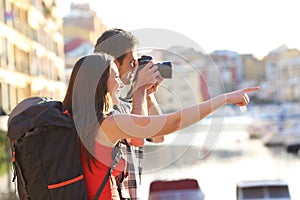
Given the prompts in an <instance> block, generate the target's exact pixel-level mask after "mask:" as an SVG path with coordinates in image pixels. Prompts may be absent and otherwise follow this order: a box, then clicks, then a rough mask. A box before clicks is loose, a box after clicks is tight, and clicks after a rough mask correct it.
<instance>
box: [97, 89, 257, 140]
mask: <svg viewBox="0 0 300 200" xmlns="http://www.w3.org/2000/svg"><path fill="white" fill-rule="evenodd" d="M258 89H259V86H257V87H252V88H246V89H242V90H237V91H234V92H230V93H226V94H221V95H218V96H216V97H213V98H212V99H210V100H207V101H205V102H203V103H200V104H197V105H194V106H191V107H188V108H185V109H182V110H180V111H177V112H174V113H171V114H167V115H152V116H140V115H132V114H131V115H126V114H117V115H112V116H109V117H106V118H105V119H104V120H103V122H102V123H101V125H100V129H101V130H100V131H99V132H100V133H104V134H105V135H106V136H107V137H108V139H109V140H110V141H111V142H112V143H115V142H117V141H118V140H119V139H123V138H151V137H156V136H163V135H167V134H170V133H172V132H174V131H177V130H180V129H183V128H186V127H188V126H190V125H192V124H194V123H196V122H198V121H200V120H201V119H203V118H204V117H206V116H207V115H209V114H210V113H212V112H213V111H215V110H216V109H218V108H220V107H221V106H223V105H225V104H236V105H238V106H244V105H247V104H248V103H249V97H248V95H247V93H248V92H252V91H255V90H258Z"/></svg>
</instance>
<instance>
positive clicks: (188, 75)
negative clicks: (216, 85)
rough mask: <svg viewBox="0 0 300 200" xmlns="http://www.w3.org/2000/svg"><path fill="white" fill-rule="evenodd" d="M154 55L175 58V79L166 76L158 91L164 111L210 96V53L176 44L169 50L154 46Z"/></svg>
mask: <svg viewBox="0 0 300 200" xmlns="http://www.w3.org/2000/svg"><path fill="white" fill-rule="evenodd" d="M151 55H152V56H153V57H154V58H155V61H156V62H161V61H167V60H170V61H171V62H172V71H173V73H172V79H164V81H163V83H162V85H161V86H160V88H159V90H158V91H157V92H156V98H157V101H158V102H159V104H160V107H161V108H162V110H163V112H165V113H168V112H172V111H175V110H178V109H179V108H183V107H187V106H190V105H194V104H196V103H199V102H201V101H203V100H204V99H206V98H208V97H207V95H208V93H209V91H208V88H207V83H206V78H207V77H204V76H203V73H202V71H205V70H207V69H206V66H207V63H206V62H207V56H205V55H204V54H202V53H201V52H196V51H195V50H194V49H192V48H185V47H182V46H173V47H170V48H169V49H167V50H161V49H159V50H154V51H153V52H151Z"/></svg>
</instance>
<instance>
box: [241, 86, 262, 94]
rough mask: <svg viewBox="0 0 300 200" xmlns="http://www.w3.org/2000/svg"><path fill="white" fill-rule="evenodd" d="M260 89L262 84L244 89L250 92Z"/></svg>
mask: <svg viewBox="0 0 300 200" xmlns="http://www.w3.org/2000/svg"><path fill="white" fill-rule="evenodd" d="M259 89H260V86H256V87H250V88H246V89H243V91H244V92H246V93H248V92H253V91H256V90H259Z"/></svg>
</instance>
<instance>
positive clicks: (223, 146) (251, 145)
mask: <svg viewBox="0 0 300 200" xmlns="http://www.w3.org/2000/svg"><path fill="white" fill-rule="evenodd" d="M209 120H210V119H206V120H205V121H204V122H202V124H200V125H198V127H197V128H195V127H194V128H195V130H197V132H196V134H195V133H188V132H187V133H178V134H177V135H176V136H172V135H170V136H167V137H166V139H167V141H166V143H168V144H169V145H168V144H165V145H164V146H155V147H153V146H146V147H145V151H146V152H147V151H149V152H150V153H149V152H148V153H149V154H155V155H152V156H156V159H155V162H153V159H149V160H148V159H147V153H146V158H145V163H144V165H145V171H144V175H143V177H142V192H141V193H142V195H144V196H143V199H147V198H148V195H149V185H150V183H151V182H153V181H155V180H176V179H185V178H193V179H196V180H198V183H199V186H200V189H201V191H202V192H203V193H204V196H205V200H216V199H236V198H237V196H236V187H237V184H238V182H241V181H252V180H255V181H256V180H283V181H286V182H287V183H288V186H289V192H290V195H291V199H300V192H299V183H298V182H299V180H300V174H299V168H300V156H299V154H291V153H288V152H287V151H286V149H285V148H284V146H273V147H268V146H266V145H265V144H264V143H263V141H262V140H261V139H258V138H256V139H252V138H250V137H249V134H248V132H247V130H246V128H247V126H248V125H249V124H250V123H252V118H251V117H249V115H240V116H236V117H234V116H231V117H230V116H229V117H225V118H224V120H223V121H224V124H223V126H222V128H221V130H220V132H219V136H218V139H217V140H216V143H215V144H213V146H212V148H211V150H210V151H209V150H207V147H206V148H203V146H205V144H204V143H205V142H203V141H205V139H206V138H207V134H208V132H209V127H210V126H209V123H210V121H209ZM221 121H222V120H221ZM210 134H211V133H210ZM179 135H180V136H179ZM188 135H193V136H190V137H189V136H188ZM168 137H170V138H168ZM178 137H179V138H178ZM180 137H182V138H180ZM187 138H193V139H192V141H189V142H188V143H189V145H188V147H187V146H184V145H183V144H182V142H183V143H184V141H186V140H187ZM175 140H176V141H177V143H176V142H174V141H175ZM179 141H180V142H179ZM178 142H179V143H178ZM180 143H181V144H180ZM185 145H186V144H185ZM203 151H206V152H203ZM153 152H155V153H153ZM203 155H206V156H204V157H203ZM150 157H151V156H150ZM172 157H173V158H174V157H175V159H173V160H172V159H171V158H172ZM162 160H168V162H169V165H167V163H166V162H164V166H159V165H157V163H159V162H161V161H162ZM151 166H152V168H151ZM155 168H156V169H155Z"/></svg>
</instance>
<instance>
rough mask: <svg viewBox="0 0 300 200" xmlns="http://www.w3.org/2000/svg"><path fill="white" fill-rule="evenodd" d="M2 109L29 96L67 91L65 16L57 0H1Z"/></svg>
mask: <svg viewBox="0 0 300 200" xmlns="http://www.w3.org/2000/svg"><path fill="white" fill-rule="evenodd" d="M0 8H1V9H0V30H1V31H0V110H1V115H5V114H8V113H9V112H10V111H11V110H12V109H13V108H14V107H15V106H16V104H17V103H19V102H20V101H21V100H23V99H24V98H26V97H29V96H37V95H38V96H49V97H52V98H54V99H59V100H61V99H62V98H63V96H64V93H65V83H64V68H65V64H64V51H63V45H64V41H63V36H62V20H61V19H60V18H59V17H58V15H57V12H56V0H0Z"/></svg>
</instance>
